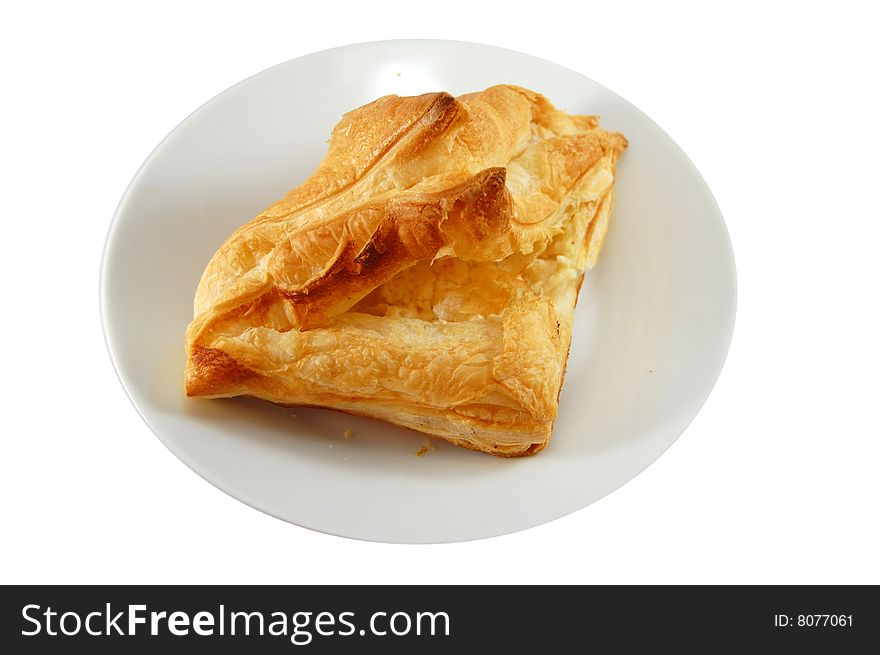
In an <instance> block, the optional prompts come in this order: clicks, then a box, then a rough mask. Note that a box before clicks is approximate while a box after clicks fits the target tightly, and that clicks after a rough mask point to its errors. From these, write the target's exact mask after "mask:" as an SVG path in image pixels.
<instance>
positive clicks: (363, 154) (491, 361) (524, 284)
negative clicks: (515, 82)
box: [185, 86, 627, 456]
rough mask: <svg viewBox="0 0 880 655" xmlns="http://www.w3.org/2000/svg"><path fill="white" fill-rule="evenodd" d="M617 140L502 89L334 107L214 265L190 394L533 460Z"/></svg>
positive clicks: (200, 307) (196, 338)
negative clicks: (318, 135)
mask: <svg viewBox="0 0 880 655" xmlns="http://www.w3.org/2000/svg"><path fill="white" fill-rule="evenodd" d="M626 145H627V143H626V139H625V138H624V137H623V136H622V135H620V134H617V133H612V132H606V131H604V130H602V129H601V128H599V127H598V119H596V118H595V117H591V116H569V115H567V114H565V113H563V112H561V111H558V110H556V109H555V108H553V106H552V105H551V104H550V103H549V102H548V101H547V100H546V99H545V98H544V97H543V96H541V95H539V94H537V93H534V92H532V91H528V90H525V89H521V88H518V87H512V86H496V87H491V88H489V89H486V90H485V91H482V92H480V93H474V94H468V95H465V96H461V97H459V98H453V97H451V96H450V95H448V94H445V93H434V94H426V95H422V96H416V97H407V98H403V97H396V96H388V97H384V98H380V99H379V100H376V101H375V102H372V103H370V104H368V105H365V106H364V107H361V108H359V109H356V110H354V111H352V112H350V113H348V114H346V115H345V116H344V117H343V118H342V120H341V121H340V122H339V124H338V125H337V126H336V128H334V131H333V134H332V137H331V140H330V145H329V149H328V152H327V154H326V156H325V158H324V160H323V161H322V162H321V164H320V165H319V166H318V169H317V170H316V171H315V173H314V174H313V175H312V176H311V177H310V178H309V179H308V180H306V182H304V183H303V184H302V185H300V186H299V187H297V188H295V189H293V190H292V191H290V192H289V193H288V194H287V196H286V197H285V198H283V199H282V200H281V201H279V202H278V203H276V204H274V205H273V206H271V207H269V208H268V209H267V210H266V211H264V212H263V213H261V214H260V215H259V216H257V217H256V218H255V219H253V220H252V221H251V222H249V223H247V224H245V225H243V226H242V227H241V228H239V229H238V230H237V231H236V232H235V233H234V234H232V235H231V236H230V237H229V239H228V240H227V241H226V243H224V244H223V246H221V248H220V249H219V250H218V251H217V253H216V254H215V255H214V257H213V258H212V259H211V261H210V263H209V264H208V266H207V268H206V270H205V273H204V275H203V276H202V280H201V282H200V284H199V287H198V290H197V291H196V296H195V302H194V318H193V321H192V323H191V324H190V326H189V328H188V330H187V334H186V347H187V354H188V358H187V365H186V374H185V385H186V392H187V394H188V395H190V396H204V397H211V398H216V397H228V396H237V395H250V396H256V397H259V398H263V399H265V400H269V401H271V402H275V403H280V404H286V405H312V406H319V407H328V408H334V409H339V410H343V411H347V412H351V413H354V414H361V415H365V416H373V417H377V418H381V419H384V420H387V421H390V422H393V423H396V424H399V425H403V426H406V427H410V428H414V429H416V430H419V431H422V432H425V433H428V434H431V435H435V436H439V437H442V438H445V439H447V440H449V441H451V442H454V443H457V444H459V445H462V446H465V447H468V448H473V449H476V450H481V451H485V452H489V453H492V454H496V455H506V456H513V455H524V454H531V453H534V452H537V451H538V450H540V449H541V448H543V447H544V446H545V445H546V443H547V441H548V439H549V438H550V434H551V430H552V425H553V420H554V419H555V417H556V414H557V411H558V397H559V391H560V388H561V385H562V382H563V378H564V373H565V364H566V360H567V357H568V348H569V343H570V339H571V330H572V320H573V312H574V307H575V303H576V301H577V295H578V291H579V289H580V285H581V282H582V280H583V274H584V271H585V270H587V269H589V268H590V267H592V266H593V264H595V262H596V257H597V255H598V253H599V251H600V249H601V246H602V242H603V240H604V236H605V233H606V230H607V228H608V222H609V217H610V213H611V209H612V205H613V197H614V173H615V163H616V161H617V158H618V157H619V156H620V155H621V153H622V152H623V150H624V149H625V148H626Z"/></svg>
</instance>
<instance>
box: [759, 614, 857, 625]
mask: <svg viewBox="0 0 880 655" xmlns="http://www.w3.org/2000/svg"><path fill="white" fill-rule="evenodd" d="M852 624H853V615H852V614H774V615H773V627H774V628H791V627H797V628H851V627H852Z"/></svg>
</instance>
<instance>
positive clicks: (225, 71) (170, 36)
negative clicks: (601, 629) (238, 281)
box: [0, 0, 880, 583]
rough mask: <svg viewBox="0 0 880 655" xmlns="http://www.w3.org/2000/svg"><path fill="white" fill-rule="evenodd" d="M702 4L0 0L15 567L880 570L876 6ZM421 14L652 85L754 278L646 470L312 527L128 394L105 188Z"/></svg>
mask: <svg viewBox="0 0 880 655" xmlns="http://www.w3.org/2000/svg"><path fill="white" fill-rule="evenodd" d="M712 4H713V3H699V4H698V3H686V4H683V3H675V2H671V3H670V2H663V3H629V2H603V3H590V2H582V1H581V2H570V3H568V2H544V3H534V2H530V3H521V4H520V3H517V2H504V3H490V2H486V3H483V2H475V1H469V2H452V1H449V0H446V1H444V2H443V3H439V4H438V3H430V2H424V3H417V2H412V1H410V2H381V1H377V2H358V3H350V5H351V6H350V7H349V6H347V4H346V6H341V5H340V4H339V3H335V2H326V3H317V2H314V3H295V2H246V3H245V2H237V3H225V2H210V3H208V2H205V3H195V2H190V3H185V2H173V3H172V2H156V1H153V2H149V3H146V2H144V3H104V4H100V3H95V2H81V3H70V4H65V5H62V4H61V3H58V4H48V3H28V4H27V5H25V3H20V4H19V8H15V9H10V8H8V7H7V8H4V9H3V10H2V11H3V15H2V17H0V50H2V52H0V55H2V56H0V66H2V72H3V75H2V85H0V89H2V91H3V96H4V98H5V99H3V100H2V101H0V114H2V121H0V131H2V139H0V173H2V178H0V180H2V195H0V202H2V209H3V214H2V228H0V229H2V258H0V261H2V267H3V268H2V278H0V279H2V284H3V287H2V288H3V303H2V307H3V310H0V311H2V312H3V315H4V318H3V320H2V322H0V329H2V340H0V343H2V347H3V352H2V359H0V362H2V372H3V375H2V382H0V384H2V392H3V409H4V411H3V420H2V424H0V425H2V428H0V431H2V435H3V436H2V444H3V449H2V460H0V462H2V469H0V472H2V473H0V499H2V500H0V502H2V507H3V512H2V527H0V532H2V534H3V536H2V539H0V549H2V557H0V582H3V583H12V582H18V583H50V582H93V583H99V582H106V583H158V582H187V583H190V582H191V583H195V582H205V583H207V582H212V583H222V582H229V583H245V582H253V583H306V582H309V583H341V582H382V583H385V582H387V583H391V582H403V583H429V582H475V583H483V582H485V583H488V582H501V583H513V582H529V583H531V582H585V583H655V582H695V583H710V582H727V583H741V582H758V583H783V582H793V583H808V582H818V583H831V582H840V583H862V582H873V583H880V563H878V560H880V557H878V553H880V538H878V537H880V527H878V523H880V521H878V514H880V512H878V501H880V468H878V467H880V429H878V419H877V412H878V404H880V403H878V391H880V383H878V380H880V357H878V354H880V348H878V341H880V321H878V298H880V293H878V279H880V275H878V243H880V227H878V221H880V211H878V191H880V181H878V178H880V164H878V161H880V160H878V152H880V138H878V135H880V130H878V125H880V118H878V115H880V105H878V102H877V97H876V94H877V84H878V82H877V80H878V72H877V63H878V61H880V49H878V46H877V36H876V28H877V25H878V21H877V19H876V17H872V16H870V15H868V13H867V9H864V8H863V9H859V5H858V4H856V3H853V4H852V5H850V4H848V3H844V2H836V3H833V5H828V4H827V3H816V4H815V5H812V6H811V5H809V3H791V4H786V3H767V2H761V3H756V4H755V5H754V6H749V4H748V3H743V2H738V3H733V4H730V5H729V7H728V9H725V10H721V9H718V8H714V7H712V6H710V5H712ZM869 6H870V5H869V3H864V4H863V5H862V7H869ZM24 7H27V8H26V9H25V8H24ZM422 11H423V12H424V14H423V15H420V12H422ZM413 37H424V38H448V39H459V40H466V41H479V42H484V43H489V44H492V45H498V46H504V47H509V48H513V49H517V50H522V51H524V52H527V53H529V54H532V55H537V56H539V57H543V58H545V59H549V60H552V61H555V62H557V63H559V64H562V65H564V66H567V67H569V68H572V69H574V70H577V71H579V72H581V73H583V74H585V75H587V76H588V77H591V78H593V79H595V80H596V81H598V82H600V83H601V84H604V85H606V86H608V87H609V88H611V89H612V90H614V91H616V92H618V93H619V94H621V95H622V96H624V97H625V98H627V99H628V100H630V101H631V102H633V103H634V104H636V105H637V106H638V107H639V108H641V109H642V110H643V111H644V112H646V113H647V114H648V115H649V116H651V117H652V118H653V119H654V120H655V121H657V122H658V123H659V124H660V125H661V126H662V127H663V128H664V129H666V131H667V132H668V133H669V134H670V135H671V136H672V137H673V138H674V139H675V140H676V141H677V142H678V143H679V144H680V145H681V147H682V148H683V149H684V150H685V152H687V153H688V155H689V156H690V157H691V159H692V160H693V161H694V163H695V164H696V166H697V167H698V168H699V169H700V171H701V172H702V173H703V175H704V177H705V178H706V180H707V182H708V184H709V186H710V187H711V188H712V190H713V192H714V193H715V196H716V198H717V200H718V203H719V205H720V207H721V210H722V212H723V213H724V215H725V217H726V220H727V224H728V227H729V230H730V233H731V238H732V240H733V245H734V250H735V253H736V257H737V265H738V274H739V289H740V291H739V293H740V296H739V310H738V318H737V326H736V331H735V334H734V339H733V345H732V348H731V351H730V355H729V358H728V361H727V364H726V367H725V370H724V371H723V373H722V375H721V378H720V380H719V382H718V385H717V386H716V388H715V391H714V392H713V394H712V396H711V397H710V399H709V401H708V402H707V404H706V405H705V407H704V408H703V411H702V412H701V413H700V414H699V416H698V417H697V419H696V420H695V421H694V422H693V424H692V425H691V426H690V428H689V429H688V430H687V432H686V433H685V434H684V435H683V436H682V437H681V439H680V440H679V441H678V442H677V443H676V444H675V445H674V446H673V447H672V448H671V449H670V450H669V451H668V452H667V453H666V454H665V455H664V456H663V457H661V458H660V459H659V460H658V461H657V462H656V463H655V464H653V465H652V466H651V467H650V468H649V469H648V470H647V471H645V472H644V473H643V474H642V475H640V476H639V477H637V478H636V479H635V480H633V481H632V482H630V483H629V484H627V485H625V486H624V487H623V488H621V489H619V490H618V491H616V492H614V493H613V494H611V495H610V496H608V497H606V498H605V499H603V500H601V501H599V502H597V503H595V504H594V505H592V506H590V507H588V508H586V509H583V510H581V511H579V512H577V513H575V514H573V515H571V516H568V517H566V518H564V519H561V520H558V521H555V522H553V523H551V524H548V525H545V526H542V527H538V528H534V529H531V530H527V531H525V532H521V533H518V534H514V535H509V536H505V537H499V538H494V539H489V540H484V541H480V542H473V543H465V544H454V545H446V546H397V545H384V544H372V543H361V542H356V541H352V540H347V539H341V538H337V537H331V536H326V535H322V534H317V533H314V532H310V531H308V530H304V529H301V528H298V527H295V526H292V525H289V524H286V523H283V522H281V521H279V520H277V519H274V518H271V517H269V516H266V515H263V514H261V513H259V512H257V511H256V510H253V509H251V508H249V507H246V506H245V505H243V504H241V503H239V502H238V501H236V500H233V499H232V498H230V497H228V496H226V495H225V494H223V493H222V492H220V491H218V490H216V489H214V488H213V487H211V486H210V485H209V484H208V483H206V482H205V481H203V480H202V479H201V478H199V477H198V476H197V475H196V474H194V473H193V472H191V471H190V470H189V469H188V468H186V467H185V466H184V465H183V464H182V463H180V462H179V461H178V460H177V459H176V458H175V457H174V456H173V455H172V454H171V453H170V452H169V451H168V450H166V448H165V447H164V446H163V445H162V444H161V443H160V442H159V441H158V439H156V438H155V437H154V436H153V435H152V434H151V432H150V431H149V429H148V428H147V427H146V425H145V424H144V423H143V422H142V421H141V419H140V418H139V417H138V415H137V413H136V412H135V410H134V409H133V408H132V406H131V405H130V404H129V402H128V399H127V398H126V396H125V393H124V391H123V389H122V387H121V386H120V384H119V382H118V381H117V379H116V377H115V375H114V373H113V369H112V366H111V364H110V359H109V357H108V355H107V352H106V349H105V346H104V342H103V338H102V335H101V326H100V319H99V315H98V270H99V264H100V258H101V251H102V247H103V241H104V236H105V234H106V231H107V228H108V226H109V223H110V219H111V217H112V215H113V212H114V209H115V207H116V204H117V202H118V201H119V198H120V197H121V195H122V193H123V191H124V190H125V187H126V184H127V183H128V181H129V179H130V178H131V177H132V176H133V174H134V173H135V171H136V170H137V167H138V166H139V165H140V163H141V162H142V161H143V160H144V159H145V158H146V156H147V155H148V154H149V153H150V151H151V150H152V148H153V147H154V146H155V145H156V144H157V143H158V142H159V141H160V140H161V139H162V137H164V136H165V134H167V133H168V132H169V131H170V130H171V129H172V128H173V127H174V126H175V125H176V124H177V123H178V122H179V121H180V120H182V119H183V118H184V117H185V116H186V115H188V114H189V113H190V112H191V111H192V110H193V109H195V108H196V107H198V106H199V105H200V104H202V103H203V102H205V101H206V100H208V99H209V98H211V97H212V96H213V95H215V94H217V93H218V92H220V91H222V90H223V89H225V88H226V87H228V86H230V85H232V84H234V83H235V82H237V81H239V80H240V79H242V78H244V77H247V76H249V75H251V74H253V73H255V72H257V71H259V70H262V69H263V68H266V67H268V66H271V65H273V64H276V63H279V62H281V61H285V60H287V59H291V58H294V57H297V56H299V55H302V54H306V53H309V52H313V51H316V50H321V49H325V48H328V47H332V46H337V45H343V44H346V43H352V42H359V41H372V40H378V39H387V38H413ZM316 493H319V491H316Z"/></svg>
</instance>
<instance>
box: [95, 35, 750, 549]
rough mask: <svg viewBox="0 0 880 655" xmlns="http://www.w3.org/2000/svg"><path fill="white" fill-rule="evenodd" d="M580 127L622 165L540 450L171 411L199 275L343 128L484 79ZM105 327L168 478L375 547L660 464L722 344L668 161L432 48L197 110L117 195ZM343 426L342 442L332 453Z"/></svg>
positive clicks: (619, 118) (641, 125)
mask: <svg viewBox="0 0 880 655" xmlns="http://www.w3.org/2000/svg"><path fill="white" fill-rule="evenodd" d="M502 82H505V83H512V84H519V85H521V86H525V87H528V88H531V89H535V90H537V91H540V92H541V93H543V94H545V95H546V96H547V97H549V98H550V99H551V101H552V102H553V103H554V104H556V105H557V106H558V107H560V108H562V109H565V110H566V111H569V112H572V113H580V114H586V113H589V114H599V115H601V117H602V124H603V126H605V127H607V128H610V129H613V130H620V131H622V132H623V133H624V134H626V136H627V137H628V138H629V141H630V149H629V150H628V151H627V152H626V153H625V154H624V156H623V159H622V161H621V163H620V165H619V168H618V174H619V175H618V182H617V196H616V198H617V201H616V206H615V210H614V216H613V218H612V227H611V230H610V234H609V237H608V240H607V243H606V246H605V249H604V251H603V253H602V256H601V257H600V260H599V264H598V266H597V267H596V269H594V270H593V271H592V272H591V273H590V274H589V275H588V277H587V281H586V283H585V284H584V288H583V290H582V292H581V299H580V303H579V305H578V309H577V314H576V320H575V331H574V338H573V342H572V348H571V356H570V360H569V364H568V374H567V377H566V380H565V386H564V388H563V391H562V397H561V403H560V413H559V418H558V420H557V422H556V426H555V429H554V435H553V439H552V440H551V442H550V445H549V446H548V447H547V448H546V449H545V450H544V451H543V452H541V453H540V454H538V455H536V456H534V457H528V458H523V459H500V458H496V457H492V456H489V455H484V454H481V453H475V452H470V451H466V450H463V449H460V448H456V447H454V446H451V445H448V444H446V443H437V445H436V450H432V451H429V452H428V453H427V454H425V455H424V456H421V457H416V456H415V452H416V451H417V450H418V449H419V447H420V446H421V445H422V443H423V438H422V436H421V435H419V434H417V433H415V432H410V431H407V430H403V429H398V428H396V427H393V426H391V425H388V424H385V423H382V422H379V421H373V420H369V419H361V418H355V417H352V416H349V415H346V414H338V413H335V412H331V411H326V410H313V409H293V410H291V409H284V408H279V407H275V406H273V405H270V404H268V403H263V402H260V401H255V400H248V399H235V400H222V401H206V400H193V399H186V398H184V395H183V388H182V383H183V366H184V330H185V329H186V325H187V323H188V322H189V320H190V318H191V315H192V298H193V294H194V292H195V288H196V284H197V283H198V280H199V277H200V275H201V273H202V270H203V269H204V267H205V264H206V263H207V262H208V259H209V258H210V257H211V255H212V254H213V252H214V251H215V250H216V249H217V247H218V246H220V244H221V243H222V242H223V241H224V240H225V238H226V237H227V235H229V234H230V233H231V232H232V231H233V230H234V229H235V228H236V227H238V226H239V225H240V224H242V223H244V222H246V221H248V220H249V219H250V218H251V217H253V216H255V215H256V214H257V213H259V212H260V211H261V210H262V209H263V208H265V207H266V206H267V205H269V204H271V203H272V202H274V201H275V200H276V199H278V198H279V197H280V196H282V195H283V194H284V193H285V192H286V191H287V190H288V189H289V188H291V187H293V186H295V185H296V184H298V183H300V182H301V181H302V180H303V179H304V178H305V177H306V176H307V175H308V174H309V173H310V172H311V170H312V169H313V168H314V167H315V165H316V164H317V163H318V161H319V159H320V158H321V156H322V154H323V152H324V149H325V147H326V141H327V137H328V135H329V133H330V129H331V128H332V127H333V125H334V124H335V123H336V122H337V120H338V119H339V117H340V115H341V114H343V113H344V112H346V111H348V110H350V109H352V108H354V107H357V106H359V105H362V104H364V103H366V102H369V101H371V100H373V99H375V98H377V97H379V96H382V95H386V94H389V93H398V94H401V95H405V94H417V93H424V92H427V91H437V90H446V91H449V92H451V93H453V94H456V95H457V94H460V93H464V92H468V91H476V90H479V89H483V88H485V87H487V86H490V85H492V84H497V83H502ZM101 283H102V289H101V299H102V317H103V322H104V331H105V335H106V339H107V344H108V347H109V350H110V354H111V357H112V359H113V361H114V364H115V366H116V369H117V372H118V374H119V377H120V379H121V381H122V383H123V385H124V386H125V388H126V389H127V391H128V394H129V395H130V397H131V400H132V402H133V403H134V405H135V406H136V407H137V409H138V410H139V411H140V413H141V415H142V416H143V417H144V420H145V421H146V422H147V423H148V424H149V426H150V427H151V428H152V430H153V431H154V432H155V433H156V435H157V436H158V437H159V438H160V439H161V440H162V441H163V442H164V443H165V445H166V446H168V448H169V449H171V451H172V452H174V454H176V455H177V456H178V457H179V458H180V459H181V460H183V461H184V462H185V463H186V464H187V465H188V466H190V467H191V468H192V469H193V470H194V471H196V472H197V473H198V474H199V475H201V476H202V477H204V478H205V479H206V480H208V481H209V482H211V483H212V484H214V485H216V486H217V487H219V488H220V489H222V490H224V491H225V492H227V493H228V494H230V495H232V496H234V497H235V498H238V499H239V500H241V501H243V502H245V503H247V504H249V505H251V506H253V507H255V508H257V509H260V510H262V511H264V512H267V513H269V514H272V515H273V516H277V517H279V518H281V519H284V520H286V521H290V522H292V523H296V524H298V525H302V526H305V527H308V528H312V529H315V530H320V531H323V532H329V533H332V534H337V535H344V536H347V537H356V538H360V539H370V540H376V541H389V542H445V541H463V540H467V539H478V538H482V537H489V536H492V535H498V534H503V533H507V532H512V531H515V530H521V529H523V528H528V527H531V526H535V525H538V524H540V523H543V522H545V521H550V520H552V519H555V518H558V517H560V516H563V515H565V514H568V513H569V512H573V511H574V510H577V509H580V508H581V507H584V506H585V505H588V504H589V503H591V502H593V501H594V500H596V499H598V498H601V497H602V496H604V495H605V494H607V493H609V492H611V491H612V490H614V489H616V488H617V487H619V486H620V485H622V484H623V483H625V482H627V481H628V480H630V479H631V478H633V477H634V476H635V475H637V474H638V473H639V472H640V471H642V470H643V469H644V468H645V467H646V466H648V465H649V464H650V463H651V462H652V461H654V459H656V458H657V457H658V456H659V455H660V454H661V453H663V451H665V450H666V449H667V448H668V447H669V446H670V445H671V444H672V442H673V441H675V439H676V438H677V437H678V435H679V434H681V433H682V431H684V429H685V427H687V425H688V423H690V421H691V420H692V419H693V418H694V416H695V415H696V414H697V411H698V410H699V409H700V407H701V405H702V404H703V402H704V401H705V399H706V397H707V395H708V394H709V391H710V390H711V388H712V386H713V384H714V383H715V380H716V378H717V377H718V374H719V372H720V370H721V366H722V363H723V361H724V358H725V355H726V353H727V349H728V346H729V343H730V338H731V333H732V330H733V322H734V312H735V305H736V275H735V270H734V262H733V253H732V251H731V247H730V241H729V239H728V236H727V231H726V229H725V226H724V221H723V219H722V217H721V214H720V212H719V210H718V207H717V206H716V204H715V201H714V200H713V198H712V194H711V193H710V191H709V189H708V188H707V187H706V184H705V183H704V182H703V180H702V178H701V177H700V175H699V173H698V172H697V171H696V169H695V168H694V167H693V165H692V164H691V163H690V161H689V160H688V159H687V157H686V156H685V154H684V153H683V152H682V151H681V150H680V149H679V148H678V146H676V144H675V143H674V142H673V141H672V140H671V139H670V138H669V137H668V136H667V135H666V134H665V133H664V132H663V131H662V130H661V129H660V128H659V127H658V126H657V125H655V124H654V123H653V122H652V121H651V120H650V119H649V118H648V117H646V116H645V115H644V114H642V113H641V112H640V111H639V110H638V109H636V108H635V107H633V106H632V105H631V104H629V103H628V102H627V101H626V100H624V99H622V98H620V97H619V96H617V95H615V94H614V93H612V92H611V91H609V90H607V89H605V88H603V87H601V86H600V85H598V84H596V83H595V82H593V81H591V80H589V79H587V78H585V77H583V76H581V75H579V74H578V73H575V72H573V71H570V70H567V69H565V68H561V67H559V66H557V65H555V64H551V63H549V62H546V61H543V60H541V59H536V58H534V57H530V56H528V55H524V54H521V53H518V52H513V51H510V50H502V49H499V48H494V47H490V46H485V45H477V44H470V43H459V42H451V41H387V42H378V43H366V44H360V45H352V46H346V47H343V48H337V49H334V50H328V51H325V52H319V53H316V54H312V55H309V56H307V57H302V58H300V59H296V60H293V61H289V62H287V63H284V64H281V65H279V66H276V67H274V68H270V69H269V70H266V71H263V72H262V73H259V74H258V75H255V76H254V77H251V78H249V79H247V80H245V81H243V82H241V83H240V84H237V85H236V86H234V87H232V88H231V89H229V90H227V91H225V92H224V93H221V94H220V95H219V96H217V97H216V98H214V99H213V100H211V101H210V102H208V103H207V104H205V105H204V106H203V107H201V108H200V109H199V110H197V111H196V112H195V113H193V114H192V115H191V116H189V118H187V119H186V120H184V121H183V123H181V124H180V125H179V126H178V127H177V128H176V129H175V130H174V131H173V132H171V134H169V135H168V137H167V138H165V140H164V141H162V143H160V144H159V146H158V147H157V148H156V150H155V151H154V152H153V153H152V154H151V155H150V157H149V158H148V159H147V161H146V162H145V163H144V165H143V166H142V167H141V169H140V170H139V171H138V173H137V174H136V175H135V177H134V180H132V182H131V184H130V186H129V188H128V190H127V191H126V192H125V196H124V197H123V199H122V201H121V203H120V205H119V209H118V210H117V212H116V217H115V218H114V220H113V223H112V225H111V227H110V232H109V234H108V237H107V244H106V249H105V252H104V262H103V269H102V275H101ZM349 429H353V430H355V432H356V435H355V437H354V438H352V439H349V440H347V439H345V438H344V436H343V433H344V432H345V431H346V430H349Z"/></svg>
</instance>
